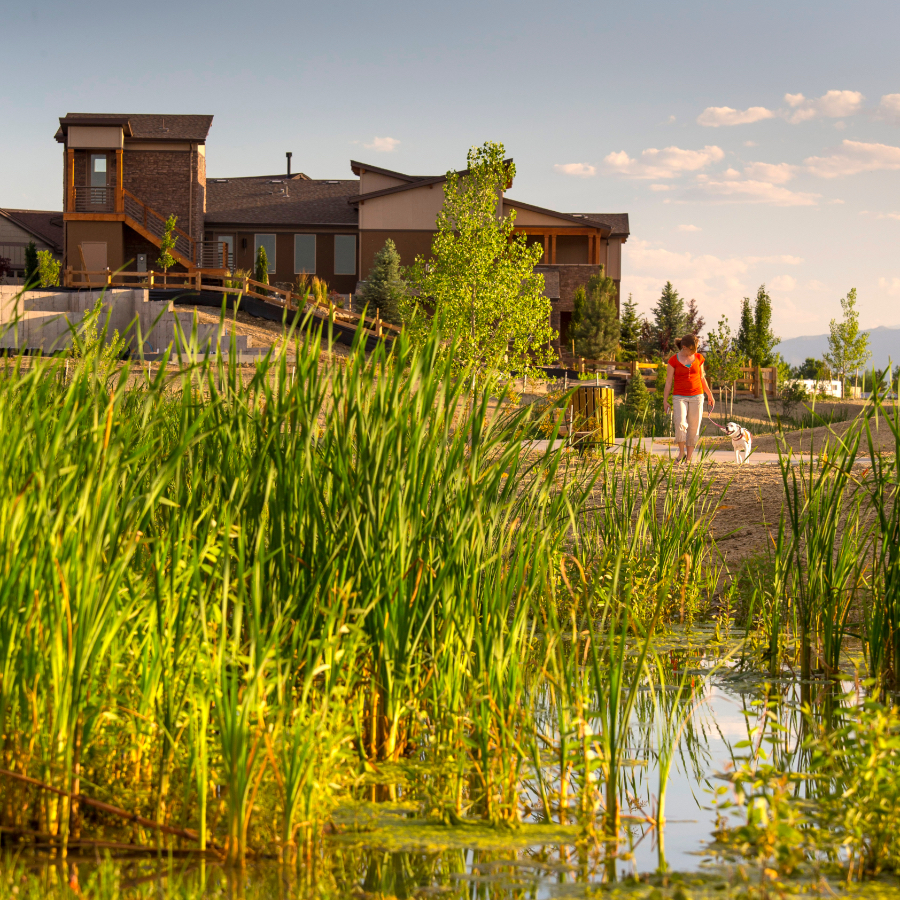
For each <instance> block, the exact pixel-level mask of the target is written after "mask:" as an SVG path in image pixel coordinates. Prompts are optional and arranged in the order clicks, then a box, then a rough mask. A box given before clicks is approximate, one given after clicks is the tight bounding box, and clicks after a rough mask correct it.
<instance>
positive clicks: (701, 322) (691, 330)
mask: <svg viewBox="0 0 900 900" xmlns="http://www.w3.org/2000/svg"><path fill="white" fill-rule="evenodd" d="M685 325H686V326H687V328H686V329H685V333H686V334H693V335H694V336H696V338H697V340H698V341H699V340H700V332H701V331H703V328H704V327H705V325H706V319H704V318H703V316H701V315H700V309H699V307H698V306H697V301H696V300H694V299H693V297H692V298H691V302H690V303H688V308H687V315H686V318H685Z"/></svg>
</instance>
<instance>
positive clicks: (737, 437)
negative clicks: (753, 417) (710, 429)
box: [724, 422, 753, 464]
mask: <svg viewBox="0 0 900 900" xmlns="http://www.w3.org/2000/svg"><path fill="white" fill-rule="evenodd" d="M724 431H725V434H727V435H728V437H730V438H731V446H732V447H734V461H735V462H736V463H740V464H743V463H745V462H746V461H747V457H748V456H749V455H750V450H751V448H752V446H753V438H752V437H751V435H750V432H749V431H747V429H746V428H741V426H740V425H738V423H737V422H729V423H728V424H727V425H726V426H725V428H724Z"/></svg>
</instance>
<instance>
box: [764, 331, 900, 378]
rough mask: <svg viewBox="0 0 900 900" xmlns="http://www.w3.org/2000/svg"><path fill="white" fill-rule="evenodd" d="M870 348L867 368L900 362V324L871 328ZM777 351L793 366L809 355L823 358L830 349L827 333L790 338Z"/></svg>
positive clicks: (882, 366) (880, 367)
mask: <svg viewBox="0 0 900 900" xmlns="http://www.w3.org/2000/svg"><path fill="white" fill-rule="evenodd" d="M868 331H869V350H870V351H871V352H872V358H871V359H870V360H869V362H868V364H867V365H866V368H867V369H871V368H872V367H873V366H875V367H876V368H879V369H883V368H884V367H885V366H886V365H887V364H888V360H891V361H892V364H893V365H894V366H896V365H898V364H900V326H897V327H895V328H888V327H887V326H885V325H881V326H880V327H878V328H870V329H868ZM775 351H776V352H777V353H780V354H781V355H782V356H783V357H784V358H785V360H787V362H789V363H790V364H791V365H792V366H799V365H800V363H802V362H803V361H804V360H805V359H806V358H807V357H809V356H811V357H813V358H814V359H821V358H822V354H823V353H826V352H827V351H828V335H827V334H811V335H806V336H804V337H795V338H788V339H787V340H786V341H782V342H781V343H780V344H779V345H778V346H777V347H776V348H775Z"/></svg>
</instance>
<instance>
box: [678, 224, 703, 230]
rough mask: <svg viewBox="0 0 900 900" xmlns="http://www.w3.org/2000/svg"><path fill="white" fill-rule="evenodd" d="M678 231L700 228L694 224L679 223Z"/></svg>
mask: <svg viewBox="0 0 900 900" xmlns="http://www.w3.org/2000/svg"><path fill="white" fill-rule="evenodd" d="M678 230H679V231H702V230H703V229H702V228H698V227H697V226H696V225H679V226H678Z"/></svg>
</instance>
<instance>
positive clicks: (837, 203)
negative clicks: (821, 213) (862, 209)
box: [828, 200, 844, 206]
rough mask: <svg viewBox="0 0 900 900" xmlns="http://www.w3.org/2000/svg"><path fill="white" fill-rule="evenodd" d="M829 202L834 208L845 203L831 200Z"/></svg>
mask: <svg viewBox="0 0 900 900" xmlns="http://www.w3.org/2000/svg"><path fill="white" fill-rule="evenodd" d="M828 202H829V203H830V204H831V205H832V206H838V205H843V204H844V201H843V200H829V201H828Z"/></svg>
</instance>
